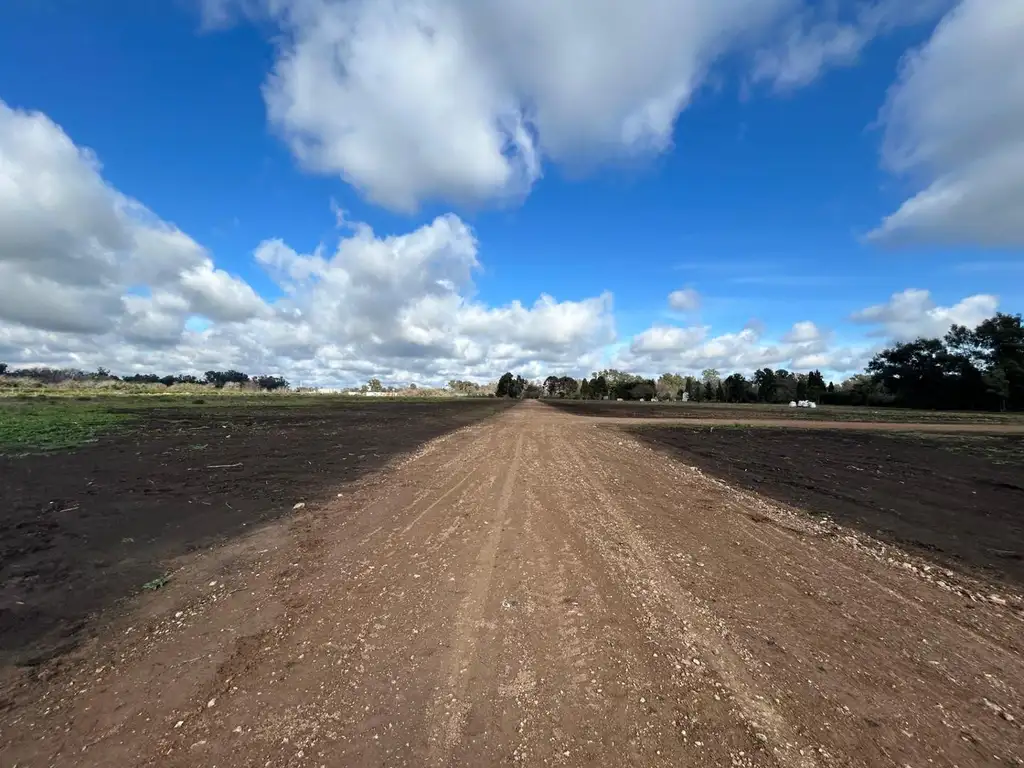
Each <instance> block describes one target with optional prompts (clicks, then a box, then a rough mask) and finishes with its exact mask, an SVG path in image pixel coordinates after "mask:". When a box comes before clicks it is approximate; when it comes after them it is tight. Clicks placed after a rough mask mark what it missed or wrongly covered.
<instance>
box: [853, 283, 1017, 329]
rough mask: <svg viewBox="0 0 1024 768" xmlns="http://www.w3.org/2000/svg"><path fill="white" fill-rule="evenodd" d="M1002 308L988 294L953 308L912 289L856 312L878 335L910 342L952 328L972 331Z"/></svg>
mask: <svg viewBox="0 0 1024 768" xmlns="http://www.w3.org/2000/svg"><path fill="white" fill-rule="evenodd" d="M998 308H999V299H998V298H996V297H995V296H990V295H988V294H977V295H975V296H968V297H967V298H965V299H962V300H961V301H958V302H957V303H956V304H954V305H952V306H949V307H942V306H938V305H937V304H936V303H935V301H934V300H933V299H932V296H931V293H930V292H929V291H925V290H920V289H915V288H908V289H907V290H905V291H901V292H900V293H894V294H893V295H892V296H891V297H890V298H889V301H887V302H886V303H884V304H876V305H874V306H871V307H867V308H866V309H862V310H860V311H858V312H855V313H854V314H853V316H852V317H851V320H853V321H854V322H855V323H861V324H864V325H874V326H878V330H877V335H883V336H885V337H887V338H889V339H892V340H895V341H909V340H912V339H916V338H918V337H920V336H925V337H929V338H935V337H941V336H945V335H946V332H947V331H949V327H950V326H951V325H954V324H956V325H966V326H967V327H969V328H973V327H974V326H976V325H978V324H979V323H981V321H982V320H985V319H986V318H989V317H992V316H993V315H994V314H995V313H996V310H997V309H998Z"/></svg>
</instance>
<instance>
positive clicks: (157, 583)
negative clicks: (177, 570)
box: [142, 575, 171, 592]
mask: <svg viewBox="0 0 1024 768" xmlns="http://www.w3.org/2000/svg"><path fill="white" fill-rule="evenodd" d="M170 583H171V577H170V576H167V575H164V576H157V577H156V578H155V579H153V580H152V581H147V582H146V583H145V584H143V585H142V588H143V589H144V590H146V591H147V592H156V591H157V590H158V589H163V588H164V587H166V586H167V585H168V584H170Z"/></svg>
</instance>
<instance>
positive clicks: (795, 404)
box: [789, 400, 818, 408]
mask: <svg viewBox="0 0 1024 768" xmlns="http://www.w3.org/2000/svg"><path fill="white" fill-rule="evenodd" d="M789 407H790V408H817V407H818V404H817V403H816V402H814V401H813V400H801V401H800V402H791V403H790V404H789Z"/></svg>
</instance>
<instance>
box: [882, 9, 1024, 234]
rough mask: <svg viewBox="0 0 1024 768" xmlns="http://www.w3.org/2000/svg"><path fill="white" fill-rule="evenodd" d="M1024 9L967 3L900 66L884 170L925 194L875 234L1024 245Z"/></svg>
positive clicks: (889, 108)
mask: <svg viewBox="0 0 1024 768" xmlns="http://www.w3.org/2000/svg"><path fill="white" fill-rule="evenodd" d="M1022 41H1024V3H1021V2H1019V0H962V2H961V3H960V4H959V5H958V6H957V8H956V9H955V10H953V11H952V12H950V13H949V15H948V16H946V18H945V19H943V21H942V23H941V24H940V25H939V26H938V28H937V29H936V30H935V33H934V34H933V35H932V37H931V39H930V40H929V41H928V42H927V44H925V45H924V46H923V47H922V48H921V49H920V50H918V51H915V52H912V53H911V54H909V55H908V56H907V57H906V59H905V61H904V62H903V65H902V67H901V72H900V76H899V80H898V81H897V82H896V84H895V85H894V86H893V87H892V89H891V91H890V93H889V98H888V102H887V105H886V107H885V109H884V110H883V113H882V118H883V121H884V124H885V129H886V133H885V143H884V147H883V162H884V164H885V166H886V167H887V168H888V169H889V170H891V171H892V172H894V173H897V174H901V175H904V176H906V177H908V178H909V180H910V182H911V183H912V184H914V185H915V186H919V187H920V191H918V192H917V193H916V194H914V195H913V196H912V197H910V198H909V199H907V200H906V201H905V202H904V203H903V204H902V205H901V206H900V207H899V209H898V210H897V211H896V212H894V213H893V214H891V215H890V216H888V217H887V218H886V219H885V220H884V221H883V222H882V223H881V225H880V226H879V227H878V228H877V229H875V230H874V231H873V232H872V233H871V237H872V238H873V239H875V240H877V241H882V242H889V243H917V242H921V243H924V242H927V243H939V244H948V245H957V244H972V245H975V244H977V245H985V246H996V247H1010V248H1019V247H1020V246H1022V245H1024V215H1022V213H1021V212H1022V211H1024V43H1022Z"/></svg>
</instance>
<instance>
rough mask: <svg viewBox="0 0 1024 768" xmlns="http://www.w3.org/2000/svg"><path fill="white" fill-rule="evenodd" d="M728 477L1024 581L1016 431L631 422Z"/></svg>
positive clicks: (912, 546)
mask: <svg viewBox="0 0 1024 768" xmlns="http://www.w3.org/2000/svg"><path fill="white" fill-rule="evenodd" d="M635 433H636V434H637V435H638V436H639V437H641V438H642V439H643V440H645V441H648V442H650V443H653V444H655V445H656V446H659V447H661V448H663V449H668V450H669V451H670V452H671V453H672V454H673V455H674V456H677V457H679V458H681V459H682V460H683V461H685V462H687V463H689V464H691V465H693V466H696V467H698V468H700V469H701V470H703V471H704V472H707V473H708V474H710V475H713V476H716V477H720V478H722V479H724V480H725V481H727V482H729V483H730V484H732V485H735V486H739V487H742V488H745V489H747V490H751V491H756V492H757V493H760V494H763V495H765V496H768V497H771V498H773V499H776V500H778V501H781V502H784V503H786V504H791V505H793V506H796V507H799V508H801V509H803V510H806V511H807V512H809V513H811V514H814V515H827V516H829V517H831V518H832V519H834V520H835V521H836V522H837V523H840V524H842V525H846V526H851V527H854V528H856V529H859V530H860V531H862V532H864V533H867V534H869V535H871V536H873V537H875V538H878V539H880V540H883V541H887V542H890V543H894V544H897V545H899V546H901V547H903V548H905V549H907V550H908V551H916V552H917V553H919V554H924V555H926V556H928V557H929V558H931V559H933V560H938V561H940V562H943V563H945V564H947V565H948V566H950V567H956V568H959V569H961V570H967V571H978V572H980V573H979V574H978V575H981V576H983V577H985V578H988V579H994V580H997V581H1008V582H1012V583H1014V584H1016V585H1018V586H1020V585H1024V438H1022V437H1020V436H1009V435H998V436H996V435H986V436H977V435H956V436H941V437H939V436H923V435H900V436H896V435H885V434H880V433H867V432H857V431H844V430H836V431H825V430H813V431H811V430H794V429H767V428H765V429H737V428H721V427H718V428H714V429H713V430H712V429H708V428H703V429H694V428H687V427H677V428H672V427H669V428H661V427H641V428H638V429H636V430H635Z"/></svg>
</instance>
